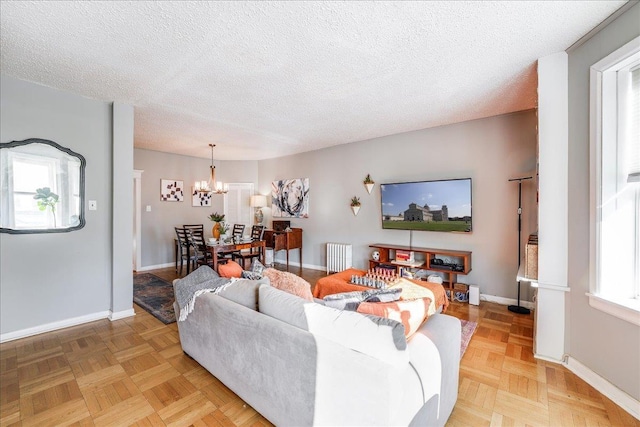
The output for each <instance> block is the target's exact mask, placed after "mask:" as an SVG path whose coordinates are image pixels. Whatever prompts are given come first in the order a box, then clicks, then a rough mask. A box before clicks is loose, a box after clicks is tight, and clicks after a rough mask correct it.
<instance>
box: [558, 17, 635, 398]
mask: <svg viewBox="0 0 640 427" xmlns="http://www.w3.org/2000/svg"><path fill="white" fill-rule="evenodd" d="M639 23H640V4H636V5H635V6H633V7H632V8H631V9H629V10H628V11H627V12H625V13H624V14H623V15H621V16H620V17H618V18H617V19H616V20H615V21H613V22H612V23H611V24H609V25H608V26H606V27H605V28H603V29H602V30H601V31H600V32H598V33H597V34H595V35H594V36H593V37H592V38H591V39H589V40H588V41H586V42H585V43H584V44H582V45H581V46H579V47H577V48H576V49H575V50H572V51H570V52H569V193H568V194H567V198H568V201H569V248H568V251H569V253H568V262H569V264H568V279H569V286H570V287H571V292H570V293H569V294H568V296H567V298H568V303H567V304H568V306H569V309H568V310H567V313H568V314H567V341H566V351H567V352H568V353H569V354H570V355H571V356H572V357H573V358H575V359H576V360H578V361H579V362H580V363H582V364H583V365H585V366H587V367H588V368H589V369H591V370H592V371H593V372H595V373H597V374H598V375H600V376H602V377H603V378H605V379H606V380H608V381H609V382H611V383H612V384H614V385H615V386H616V387H618V388H620V389H621V390H623V391H624V392H626V393H627V394H629V395H630V396H631V397H633V398H634V399H636V400H640V372H639V369H640V367H639V366H640V365H639V362H638V361H640V330H639V328H638V326H635V325H632V324H631V323H628V322H626V321H623V320H620V319H618V318H616V317H613V316H610V315H609V314H605V313H603V312H601V311H599V310H595V309H593V308H591V307H590V306H589V302H588V299H587V296H586V295H585V294H586V293H587V292H589V262H590V259H589V67H591V65H593V64H594V63H596V62H598V61H599V60H600V59H602V58H604V57H605V56H607V55H608V54H610V53H611V52H613V51H615V50H616V49H618V48H619V47H621V46H623V45H624V44H626V43H627V42H629V41H631V40H632V39H633V38H635V37H638V35H640V25H639Z"/></svg>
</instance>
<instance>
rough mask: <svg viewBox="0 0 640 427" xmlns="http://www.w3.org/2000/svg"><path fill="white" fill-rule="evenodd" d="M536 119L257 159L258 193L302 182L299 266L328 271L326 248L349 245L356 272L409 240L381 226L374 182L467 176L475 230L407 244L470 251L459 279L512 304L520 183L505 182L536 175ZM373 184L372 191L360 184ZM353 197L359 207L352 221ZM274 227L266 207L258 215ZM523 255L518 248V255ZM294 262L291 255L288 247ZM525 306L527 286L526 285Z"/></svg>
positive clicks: (529, 189)
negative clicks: (306, 182) (306, 202)
mask: <svg viewBox="0 0 640 427" xmlns="http://www.w3.org/2000/svg"><path fill="white" fill-rule="evenodd" d="M535 161H536V115H535V112H534V111H526V112H521V113H515V114H510V115H503V116H497V117H491V118H487V119H481V120H475V121H470V122H464V123H458V124H454V125H450V126H442V127H437V128H432V129H425V130H420V131H415V132H409V133H403V134H398V135H391V136H386V137H382V138H375V139H372V140H368V141H360V142H355V143H350V144H346V145H339V146H335V147H331V148H328V149H323V150H318V151H313V152H309V153H303V154H299V155H294V156H288V157H283V158H279V159H272V160H264V161H260V162H259V183H260V185H259V187H257V192H259V193H261V194H270V191H271V187H270V186H271V181H273V180H275V179H289V178H309V179H310V213H309V218H307V219H291V223H292V225H293V226H296V227H301V228H302V229H303V230H304V231H303V241H304V249H303V264H304V265H305V266H309V267H316V268H321V267H322V266H324V265H326V261H325V257H326V254H325V244H326V243H327V242H344V243H351V244H353V245H354V254H353V260H354V266H355V267H357V268H363V269H365V268H368V267H367V266H368V263H367V260H368V259H369V256H370V253H371V250H372V249H371V248H369V245H370V244H372V243H390V244H402V245H408V244H409V232H408V231H399V230H398V231H396V230H382V227H381V209H380V187H379V184H380V183H387V182H398V181H418V180H428V179H448V178H466V177H471V178H472V179H473V189H472V191H473V194H472V197H473V233H472V234H470V235H467V234H465V235H461V234H454V233H438V232H414V233H413V245H414V246H421V247H432V248H446V249H460V250H469V251H472V252H473V259H472V268H473V270H472V272H471V274H469V275H468V276H466V277H465V276H459V281H461V282H466V283H471V284H477V285H479V286H480V292H481V293H483V294H489V295H496V296H500V297H504V298H512V299H515V298H516V296H517V285H516V281H515V277H516V273H517V263H518V259H517V242H518V235H517V227H518V226H517V220H518V217H517V206H518V186H517V184H515V183H510V182H508V179H509V178H513V177H520V176H523V175H530V174H533V173H534V172H535ZM368 173H369V174H371V177H372V178H373V180H374V181H375V182H376V186H375V188H374V190H373V191H372V193H371V194H368V193H367V192H366V189H365V187H364V185H363V184H362V181H363V179H364V177H365V176H366V175H367V174H368ZM352 196H358V197H360V201H361V202H362V208H361V209H360V212H359V213H358V216H354V215H353V213H352V212H351V209H350V207H349V199H350V198H351V197H352ZM535 200H536V195H535V184H534V183H533V180H532V181H529V182H527V183H525V184H524V185H523V233H522V235H523V245H524V242H526V238H527V236H528V235H529V233H531V232H533V231H535V224H536V216H537V207H536V206H535ZM263 211H264V212H265V224H267V225H268V226H270V225H271V220H272V218H271V209H270V208H267V209H263ZM523 254H524V251H523ZM290 257H291V261H292V262H293V263H295V262H297V261H298V251H291V254H290ZM522 289H523V300H526V299H528V298H529V296H528V295H529V288H528V287H527V286H523V288H522Z"/></svg>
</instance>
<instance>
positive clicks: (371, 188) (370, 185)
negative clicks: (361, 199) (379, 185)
mask: <svg viewBox="0 0 640 427" xmlns="http://www.w3.org/2000/svg"><path fill="white" fill-rule="evenodd" d="M374 185H375V184H364V186H365V188H366V189H367V193H369V194H371V190H373V186H374Z"/></svg>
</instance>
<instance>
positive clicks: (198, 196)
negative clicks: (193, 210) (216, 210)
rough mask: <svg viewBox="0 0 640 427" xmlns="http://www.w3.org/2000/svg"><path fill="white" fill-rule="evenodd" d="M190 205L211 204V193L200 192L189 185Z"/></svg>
mask: <svg viewBox="0 0 640 427" xmlns="http://www.w3.org/2000/svg"><path fill="white" fill-rule="evenodd" d="M191 206H211V193H210V192H209V193H202V192H200V191H198V190H196V188H195V187H191Z"/></svg>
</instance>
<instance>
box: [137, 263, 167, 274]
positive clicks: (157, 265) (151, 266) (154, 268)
mask: <svg viewBox="0 0 640 427" xmlns="http://www.w3.org/2000/svg"><path fill="white" fill-rule="evenodd" d="M175 266H176V263H175V262H167V263H164V264H156V265H147V266H145V267H140V268H138V269H137V270H136V271H137V272H140V271H149V270H158V269H160V268H167V267H175Z"/></svg>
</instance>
